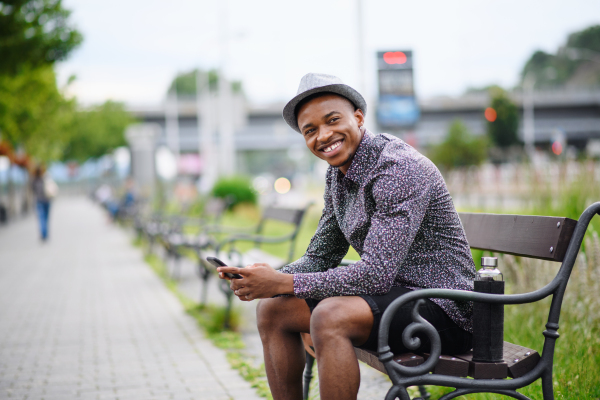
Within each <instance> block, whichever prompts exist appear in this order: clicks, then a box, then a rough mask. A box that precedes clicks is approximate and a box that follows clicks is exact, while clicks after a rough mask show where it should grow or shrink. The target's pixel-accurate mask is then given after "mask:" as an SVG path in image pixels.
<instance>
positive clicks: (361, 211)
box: [281, 131, 475, 332]
mask: <svg viewBox="0 0 600 400" xmlns="http://www.w3.org/2000/svg"><path fill="white" fill-rule="evenodd" d="M324 198H325V208H324V210H323V215H322V217H321V220H320V221H319V225H318V228H317V231H316V233H315V235H314V236H313V238H312V240H311V242H310V244H309V246H308V249H307V250H306V253H305V254H304V256H302V257H301V258H300V259H299V260H297V261H295V262H293V263H291V264H289V265H287V266H285V267H283V268H282V269H281V271H282V272H284V273H288V274H294V294H295V295H296V297H298V298H301V299H304V298H314V299H323V298H327V297H334V296H352V295H358V294H370V295H378V294H385V293H387V292H388V291H389V290H390V288H391V287H392V286H404V287H406V288H409V289H421V288H447V289H462V290H473V279H474V277H475V265H474V263H473V259H472V258H471V253H470V250H469V245H468V243H467V238H466V236H465V233H464V230H463V227H462V225H461V222H460V219H459V217H458V214H457V212H456V209H455V208H454V204H453V203H452V198H451V197H450V194H449V192H448V189H447V187H446V183H445V182H444V179H443V177H442V175H441V173H440V172H439V170H438V169H437V168H436V166H435V165H434V164H433V163H432V162H431V161H430V160H429V159H427V158H426V157H425V156H423V155H422V154H420V153H419V152H417V151H416V150H415V149H414V148H412V147H411V146H409V145H408V144H406V143H405V142H403V141H402V140H400V139H398V138H396V137H394V136H391V135H388V134H380V135H374V134H373V133H371V132H369V131H366V132H365V134H364V136H363V139H362V141H361V143H360V145H359V147H358V149H357V151H356V154H355V155H354V158H353V160H352V164H351V165H350V168H349V169H348V171H347V173H346V175H344V174H343V173H342V172H341V171H339V170H338V168H335V167H331V166H330V167H329V169H328V170H327V179H326V187H325V195H324ZM350 245H351V246H352V247H353V248H354V249H355V250H356V251H357V252H358V254H359V255H360V258H361V259H360V261H358V262H356V263H354V264H352V265H350V266H346V267H338V264H339V262H340V261H341V260H342V258H343V257H344V256H345V255H346V253H347V252H348V248H349V246H350ZM431 300H432V301H434V302H435V303H436V304H438V305H439V306H440V307H441V308H442V309H443V310H444V311H445V312H446V314H448V316H449V317H450V318H452V320H453V321H454V322H456V324H457V325H458V326H460V327H461V328H462V329H464V330H466V331H469V332H471V331H472V323H471V313H472V304H471V303H467V302H456V301H452V300H447V299H431Z"/></svg>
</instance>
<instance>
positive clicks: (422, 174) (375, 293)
mask: <svg viewBox="0 0 600 400" xmlns="http://www.w3.org/2000/svg"><path fill="white" fill-rule="evenodd" d="M365 113H366V103H365V100H364V99H363V97H362V96H361V95H360V94H359V93H358V92H357V91H356V90H354V89H352V88H351V87H350V86H347V85H344V84H343V83H342V82H341V80H340V79H339V78H336V77H334V76H330V75H323V74H308V75H306V76H304V77H303V78H302V80H301V82H300V87H299V89H298V94H297V95H296V97H294V98H293V99H292V100H291V101H290V102H289V103H288V104H287V105H286V106H285V108H284V110H283V117H284V119H285V120H286V122H287V123H288V124H289V125H290V126H291V127H292V128H293V129H294V130H296V131H298V132H300V133H301V134H302V135H303V137H304V139H305V141H306V145H307V146H308V148H309V149H310V151H311V152H312V153H313V154H315V155H316V156H317V157H319V158H321V159H323V160H325V161H327V162H328V163H329V164H330V167H329V169H328V170H327V177H326V187H325V195H324V198H325V208H324V210H323V216H322V217H321V220H320V222H319V226H318V228H317V231H316V233H315V235H314V236H313V238H312V240H311V242H310V245H309V246H308V249H307V251H306V254H304V256H303V257H302V258H300V259H299V260H297V261H295V262H293V263H291V264H289V265H287V266H285V267H284V268H282V269H281V270H280V271H275V270H274V269H272V268H270V267H269V266H268V265H267V264H254V265H252V266H249V267H248V268H242V269H240V268H234V267H221V268H219V272H220V275H221V277H222V278H224V276H223V272H230V273H237V274H240V275H242V277H243V278H242V279H233V280H231V288H232V289H233V290H234V292H235V294H236V296H238V297H239V299H240V300H242V301H250V300H254V299H264V300H262V301H261V302H260V303H259V304H258V308H257V319H258V329H259V332H260V336H261V339H262V343H263V347H264V356H265V366H266V371H267V377H268V381H269V386H270V388H271V392H272V394H273V398H275V399H301V398H302V372H303V367H304V362H305V352H304V347H303V344H302V339H301V336H300V333H301V332H306V333H310V334H311V337H312V341H313V343H314V347H315V352H316V355H317V365H318V372H319V385H320V393H321V398H322V399H327V400H331V399H356V396H357V393H358V387H359V384H360V373H359V368H358V361H357V358H356V355H355V352H354V348H353V346H356V347H360V348H363V349H367V350H371V351H377V335H378V329H379V322H380V319H381V316H382V314H383V312H384V311H385V309H386V307H387V306H388V305H389V304H390V303H391V302H392V301H393V300H394V299H396V298H398V297H399V296H401V295H403V294H404V293H407V292H409V291H411V290H417V289H422V288H447V289H462V290H472V285H473V283H472V281H473V279H474V277H475V266H474V264H473V260H472V258H471V253H470V250H469V245H468V243H467V239H466V236H465V233H464V231H463V228H462V225H461V222H460V220H459V217H458V214H457V212H456V210H455V208H454V205H453V203H452V198H451V197H450V194H449V193H448V189H447V188H446V184H445V182H444V179H443V178H442V175H441V174H440V172H439V171H438V169H437V168H436V167H435V165H434V164H433V163H432V162H431V161H430V160H429V159H427V158H426V157H424V156H423V155H422V154H420V153H418V152H417V151H416V150H415V149H413V148H412V147H411V146H409V145H407V144H406V143H405V142H403V141H402V140H400V139H398V138H396V137H394V136H391V135H387V134H380V135H375V134H373V133H371V132H369V131H368V130H366V129H365V127H364V126H363V124H364V115H365ZM350 245H351V246H352V247H353V248H354V249H355V250H356V251H357V252H358V254H360V258H361V259H360V261H358V262H356V263H354V264H351V265H348V266H343V267H338V264H339V263H340V261H341V260H342V258H343V257H344V256H345V255H346V253H347V251H348V248H349V246H350ZM277 295H287V296H277ZM412 306H413V304H407V305H405V306H404V307H403V308H401V309H400V311H399V312H398V313H397V314H396V316H395V317H394V320H393V323H392V326H391V331H390V346H391V349H392V351H393V352H394V353H395V354H396V353H404V352H407V351H408V350H407V349H406V348H405V346H404V345H403V343H402V337H401V334H402V331H403V330H404V328H405V327H406V326H408V325H409V324H410V323H411V322H412V320H411V312H412ZM471 309H472V305H471V304H469V303H465V302H456V301H451V300H447V299H432V300H427V301H426V305H424V306H422V307H421V308H420V314H421V316H423V317H424V318H425V319H426V320H428V321H429V322H430V323H431V324H432V325H433V326H434V327H435V328H436V329H437V330H438V332H439V334H440V338H441V341H442V352H443V354H460V353H463V352H466V351H468V350H469V349H470V348H471V336H472V335H471V332H472V325H471ZM429 347H430V343H429V341H428V340H427V339H426V337H425V336H422V337H421V347H420V348H419V349H418V350H417V352H427V351H428V350H429Z"/></svg>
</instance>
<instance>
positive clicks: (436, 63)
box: [58, 0, 600, 104]
mask: <svg viewBox="0 0 600 400" xmlns="http://www.w3.org/2000/svg"><path fill="white" fill-rule="evenodd" d="M362 1H363V21H364V22H363V25H364V57H366V58H365V61H366V62H365V65H366V70H365V80H366V83H367V85H366V89H365V90H364V91H365V92H366V93H364V94H365V95H366V97H367V99H370V98H373V96H375V94H376V71H375V52H376V51H378V50H413V54H414V57H415V59H414V65H415V80H416V81H415V85H416V91H417V95H418V96H421V97H430V96H435V95H458V94H460V93H462V92H463V91H464V90H465V89H466V88H467V87H470V86H482V85H487V84H491V83H497V84H500V85H503V86H506V87H510V86H512V85H514V84H516V83H517V81H518V79H519V72H520V70H521V68H522V66H523V64H524V63H525V61H526V60H527V59H528V57H529V56H530V55H531V54H532V52H533V51H534V50H536V49H542V50H545V51H548V52H554V51H556V49H557V47H558V46H559V45H561V44H563V43H564V41H565V40H566V37H567V35H568V34H569V33H571V32H573V31H577V30H580V29H583V28H586V27H588V26H590V25H593V24H600V0H569V1H565V0H535V1H533V0H503V1H499V0H494V1H482V0H454V1H442V0H436V1H433V0H412V1H405V0H396V1H392V0H362ZM357 3H358V0H300V1H289V0H288V1H286V0H252V1H248V0H168V1H167V0H144V1H140V0H63V5H64V6H65V7H66V8H68V9H71V10H72V11H73V14H72V16H71V19H72V21H73V23H74V24H75V25H76V26H77V27H78V29H79V30H80V31H81V32H82V33H83V35H84V43H83V45H82V46H81V47H80V48H79V49H78V50H77V51H76V52H75V53H74V54H73V55H72V56H71V58H70V59H69V60H67V61H66V62H63V63H62V64H60V65H59V67H58V71H59V81H60V82H63V83H64V82H65V81H66V80H67V78H68V77H69V76H70V75H72V74H74V75H76V77H77V79H76V81H75V83H73V84H72V86H71V88H70V92H71V93H73V94H75V95H76V96H77V97H78V98H79V99H80V100H81V101H82V102H84V103H92V102H102V101H104V100H106V99H113V100H118V101H125V102H128V103H133V104H152V103H158V102H160V101H161V100H162V99H163V98H164V95H165V92H166V89H167V87H168V85H169V83H170V81H171V80H172V78H173V77H174V76H175V74H176V73H177V72H180V71H186V70H189V69H192V68H194V67H198V66H200V67H201V68H215V67H218V66H219V65H221V64H223V65H224V70H225V72H226V74H227V75H228V76H229V77H230V78H232V79H239V80H242V81H243V85H244V89H245V91H246V94H247V96H248V98H249V99H250V100H251V101H252V102H255V103H269V102H275V101H284V100H287V99H289V98H291V97H292V96H293V95H294V94H295V92H296V89H297V86H298V83H299V81H300V78H301V77H302V75H304V74H305V73H307V72H323V73H329V74H334V75H337V76H339V77H341V78H342V79H343V80H344V82H345V83H348V84H350V85H352V86H355V87H357V88H358V86H359V83H360V79H359V67H358V65H359V63H358V57H359V55H358V45H357V43H358V35H357V33H358V31H357V29H358V28H357V26H358V23H357V21H358V17H357ZM224 16H225V17H224ZM223 22H224V23H223ZM223 27H225V28H223ZM222 60H224V61H222Z"/></svg>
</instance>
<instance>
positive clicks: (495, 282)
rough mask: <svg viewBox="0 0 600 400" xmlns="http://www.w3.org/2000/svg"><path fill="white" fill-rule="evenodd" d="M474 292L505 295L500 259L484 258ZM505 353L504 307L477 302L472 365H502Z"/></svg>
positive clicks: (474, 308)
mask: <svg viewBox="0 0 600 400" xmlns="http://www.w3.org/2000/svg"><path fill="white" fill-rule="evenodd" d="M473 283H474V286H475V291H476V292H479V293H492V294H504V280H503V276H502V273H501V272H500V271H499V270H498V257H481V269H479V270H478V271H477V275H476V277H475V282H473ZM503 351H504V304H491V303H481V302H474V304H473V361H481V362H502V361H504V360H503Z"/></svg>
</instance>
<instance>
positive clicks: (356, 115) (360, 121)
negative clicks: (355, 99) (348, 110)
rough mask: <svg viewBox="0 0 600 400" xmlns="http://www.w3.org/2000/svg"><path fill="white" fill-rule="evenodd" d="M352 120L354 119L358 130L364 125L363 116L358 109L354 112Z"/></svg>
mask: <svg viewBox="0 0 600 400" xmlns="http://www.w3.org/2000/svg"><path fill="white" fill-rule="evenodd" d="M354 118H356V122H357V123H358V127H359V128H360V127H362V126H363V125H364V124H365V114H363V111H362V110H361V109H360V108H357V109H356V110H354Z"/></svg>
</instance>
